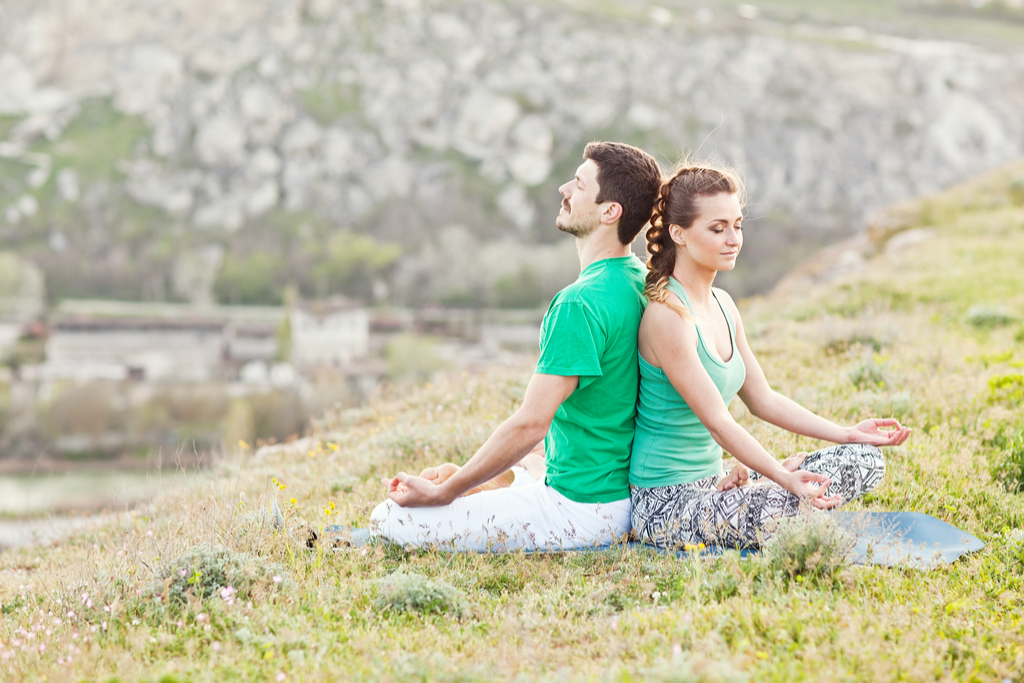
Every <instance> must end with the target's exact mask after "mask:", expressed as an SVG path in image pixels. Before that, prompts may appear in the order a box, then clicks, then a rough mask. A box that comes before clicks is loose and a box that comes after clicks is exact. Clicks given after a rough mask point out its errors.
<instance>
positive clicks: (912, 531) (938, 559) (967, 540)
mask: <svg viewBox="0 0 1024 683" xmlns="http://www.w3.org/2000/svg"><path fill="white" fill-rule="evenodd" d="M829 514H831V515H832V517H833V519H834V520H835V521H836V523H837V524H838V525H839V526H841V527H842V528H844V529H846V530H847V531H849V532H850V533H851V534H853V535H854V537H856V539H857V545H856V547H855V548H854V551H853V554H854V560H853V562H854V564H877V565H882V566H886V567H895V566H902V567H913V568H917V569H928V568H932V567H936V566H938V565H940V564H950V563H951V562H954V561H955V560H957V559H958V558H959V557H961V556H963V555H965V554H966V553H973V552H977V551H979V550H981V549H982V548H984V547H985V544H984V543H982V542H981V541H980V540H979V539H977V538H975V537H974V536H972V535H971V534H969V533H967V532H966V531H961V530H960V529H957V528H956V527H955V526H953V525H952V524H947V523H946V522H943V521H942V520H939V519H935V518H934V517H932V516H930V515H926V514H924V513H921V512H842V511H837V512H831V513H829ZM339 537H341V538H344V539H345V542H344V544H343V545H344V546H347V547H351V546H356V547H358V546H362V545H365V544H366V543H367V541H369V540H370V531H369V529H358V528H357V529H350V528H348V527H344V526H333V525H332V526H327V527H325V528H324V530H323V539H324V541H325V542H326V543H327V544H328V545H337V544H334V543H332V541H333V540H334V539H335V538H339ZM630 545H631V546H632V547H634V548H642V549H646V550H651V551H654V552H665V551H660V550H659V549H657V548H653V547H651V546H647V545H643V544H642V543H638V542H635V541H634V542H632V543H630ZM611 547H613V546H603V547H598V548H586V549H585V550H607V549H609V548H611ZM532 552H552V551H544V550H539V551H532ZM559 552H560V551H559ZM722 552H723V548H721V547H711V548H706V549H704V550H702V551H701V553H702V554H714V555H717V554H721V553H722ZM740 552H741V554H742V555H744V556H746V555H750V554H756V553H757V551H756V550H753V551H751V550H743V551H740ZM686 554H687V553H686V552H679V553H677V555H679V556H680V557H683V556H686Z"/></svg>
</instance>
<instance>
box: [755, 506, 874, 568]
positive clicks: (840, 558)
mask: <svg viewBox="0 0 1024 683" xmlns="http://www.w3.org/2000/svg"><path fill="white" fill-rule="evenodd" d="M856 543H857V541H856V539H855V538H854V537H853V535H852V534H850V533H849V532H848V531H846V530H844V529H842V528H841V527H839V526H838V525H837V524H836V523H835V521H834V520H833V519H832V517H831V516H830V515H827V514H823V513H820V512H811V513H809V514H801V515H797V516H796V517H789V518H786V519H783V520H781V521H780V522H779V525H778V527H777V528H776V529H775V531H774V533H772V536H771V538H770V539H769V540H768V542H767V543H766V544H765V545H764V559H765V562H766V563H767V564H768V567H769V568H770V569H771V570H772V571H773V572H774V573H775V574H777V575H780V576H782V577H783V578H786V579H796V578H797V577H806V578H809V579H813V580H823V579H831V578H833V577H835V576H836V575H837V574H838V573H839V572H840V571H842V570H843V569H845V568H846V567H847V566H848V565H849V564H850V562H851V559H852V551H853V548H854V546H855V545H856Z"/></svg>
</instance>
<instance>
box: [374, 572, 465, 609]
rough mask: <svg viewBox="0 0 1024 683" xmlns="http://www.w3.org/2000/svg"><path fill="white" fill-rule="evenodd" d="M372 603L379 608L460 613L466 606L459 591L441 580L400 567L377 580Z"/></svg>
mask: <svg viewBox="0 0 1024 683" xmlns="http://www.w3.org/2000/svg"><path fill="white" fill-rule="evenodd" d="M378 586H379V588H378V591H379V592H378V593H377V598H376V600H375V602H374V605H375V607H376V608H377V609H378V610H380V611H382V612H424V613H427V614H452V615H454V616H456V617H457V616H460V615H461V614H462V612H463V611H464V609H465V604H464V602H465V601H464V599H463V597H462V595H461V594H460V593H459V591H457V590H456V589H455V588H453V587H452V586H449V585H448V584H447V583H445V582H444V581H441V580H431V579H428V578H427V577H425V576H423V575H422V574H417V573H415V572H409V573H406V572H404V571H402V570H401V569H400V570H398V571H396V572H394V573H393V574H390V575H388V576H387V577H385V578H383V579H381V580H380V581H379V582H378Z"/></svg>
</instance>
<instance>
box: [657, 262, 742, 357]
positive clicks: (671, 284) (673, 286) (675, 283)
mask: <svg viewBox="0 0 1024 683" xmlns="http://www.w3.org/2000/svg"><path fill="white" fill-rule="evenodd" d="M665 289H667V290H668V291H670V292H672V293H673V294H675V295H676V296H677V297H679V300H680V301H682V302H683V305H684V306H686V308H688V309H689V310H690V311H692V310H693V304H691V303H690V297H689V296H688V295H687V294H686V290H685V289H684V288H683V286H682V285H681V284H680V283H679V280H677V279H675V278H674V277H671V276H669V278H668V284H667V285H666V286H665ZM711 294H712V295H713V296H714V297H715V301H716V302H717V303H718V307H719V308H721V309H722V314H723V315H724V316H725V322H726V324H727V325H729V339H730V340H731V341H732V348H733V355H735V350H736V323H735V322H733V319H732V315H731V314H730V313H729V309H728V308H726V306H725V304H723V303H722V299H721V297H719V296H718V292H716V291H715V288H714V287H712V288H711ZM697 335H698V336H702V335H701V333H700V326H698V327H697Z"/></svg>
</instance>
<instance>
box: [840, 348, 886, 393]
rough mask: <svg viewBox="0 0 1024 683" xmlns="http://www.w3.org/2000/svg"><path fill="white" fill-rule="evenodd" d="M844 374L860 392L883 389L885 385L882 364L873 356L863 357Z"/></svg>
mask: <svg viewBox="0 0 1024 683" xmlns="http://www.w3.org/2000/svg"><path fill="white" fill-rule="evenodd" d="M846 374H847V376H848V377H849V378H850V381H851V382H853V385H854V386H855V387H857V388H858V389H860V390H861V391H863V390H865V389H874V388H877V387H884V386H885V384H886V382H885V373H884V372H882V364H881V362H879V359H878V357H877V356H874V355H872V356H868V357H865V358H864V360H862V361H861V362H860V363H858V364H857V365H854V366H853V367H851V368H850V369H849V370H848V371H847V373H846Z"/></svg>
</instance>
